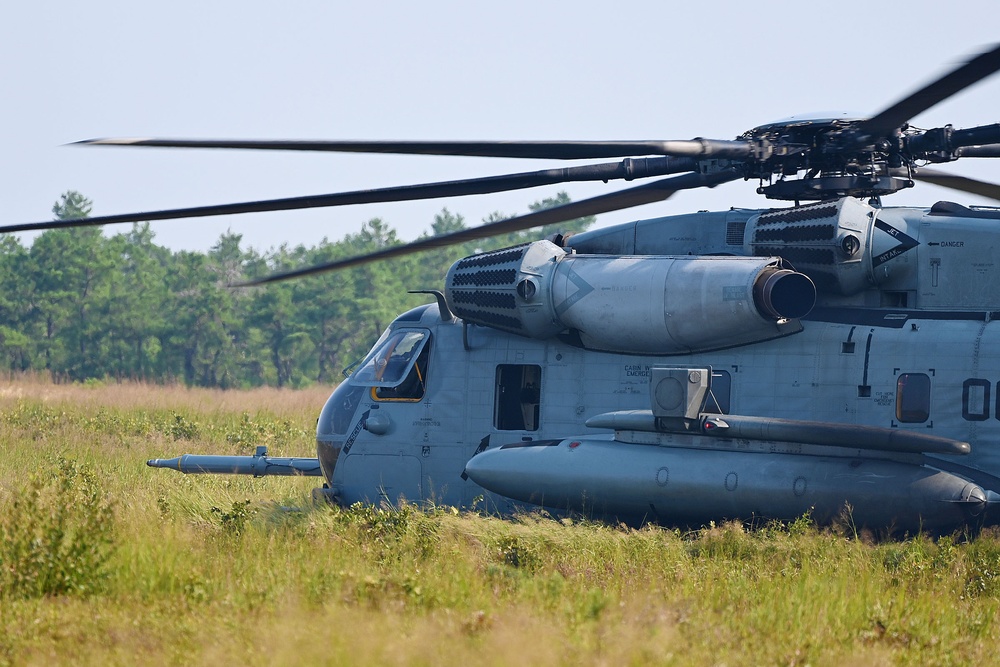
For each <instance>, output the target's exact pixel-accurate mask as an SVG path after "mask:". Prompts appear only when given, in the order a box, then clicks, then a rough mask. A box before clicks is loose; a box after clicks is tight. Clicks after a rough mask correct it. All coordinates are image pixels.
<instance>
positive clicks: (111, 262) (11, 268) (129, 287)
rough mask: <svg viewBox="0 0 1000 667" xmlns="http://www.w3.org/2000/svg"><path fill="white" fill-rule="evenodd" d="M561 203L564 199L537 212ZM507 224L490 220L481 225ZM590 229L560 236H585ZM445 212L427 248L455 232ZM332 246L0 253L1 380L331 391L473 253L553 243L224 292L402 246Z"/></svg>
mask: <svg viewBox="0 0 1000 667" xmlns="http://www.w3.org/2000/svg"><path fill="white" fill-rule="evenodd" d="M568 201H569V198H568V197H567V196H566V194H565V193H560V194H559V195H558V196H556V197H554V198H549V199H544V200H542V201H539V202H535V203H534V204H532V205H531V206H530V207H529V208H531V209H533V210H534V209H539V208H547V207H551V206H556V205H559V204H564V203H567V202H568ZM90 210H91V202H90V201H89V200H88V199H86V198H85V197H84V196H83V195H81V194H80V193H77V192H67V193H66V194H64V195H63V196H62V198H61V200H60V201H59V202H57V203H56V205H55V206H54V207H53V209H52V211H53V213H54V215H55V217H56V218H57V219H67V218H75V217H86V216H87V215H89V213H90ZM506 217H510V216H506V215H504V214H502V213H494V214H492V215H491V216H490V220H491V221H492V220H501V219H504V218H506ZM593 221H594V219H593V218H592V217H591V218H583V219H580V220H576V221H570V222H568V223H565V224H562V225H559V226H558V227H559V228H560V230H562V231H564V232H570V231H580V230H582V229H585V228H586V227H587V226H589V225H590V224H591V223H593ZM465 226H466V225H465V221H464V220H463V218H462V216H460V215H454V214H452V213H450V212H449V211H448V210H447V209H444V210H443V211H442V212H441V213H440V214H439V215H438V216H436V218H435V220H434V222H433V224H432V225H431V232H430V235H433V236H438V235H442V234H447V233H451V232H455V231H458V230H461V229H464V228H465ZM359 227H360V228H361V230H360V231H359V232H357V233H355V234H348V235H347V236H345V237H344V238H343V239H341V240H339V241H328V240H326V239H324V240H323V241H322V242H320V243H319V244H318V245H317V246H315V247H311V248H307V247H305V246H297V247H294V248H290V247H287V246H282V247H280V248H277V249H271V250H269V251H267V252H264V253H260V252H258V251H256V250H254V249H252V248H244V247H242V246H241V240H242V237H241V236H240V235H239V234H231V233H230V234H224V235H223V236H222V237H221V238H219V241H218V243H216V244H215V246H214V247H213V248H212V249H211V250H210V251H209V252H208V253H206V254H202V253H196V252H183V251H182V252H172V251H170V250H169V249H167V248H164V247H162V246H158V245H156V244H155V243H154V242H153V238H154V236H153V232H152V231H151V230H150V228H149V225H148V224H138V225H134V226H133V227H132V228H131V230H130V231H127V232H124V233H116V234H114V235H110V234H111V230H110V229H109V231H108V234H109V236H104V235H103V234H102V233H101V231H100V230H99V229H96V228H77V229H56V230H49V231H47V232H45V233H43V234H41V235H40V236H39V237H38V238H36V239H35V240H34V242H33V243H32V244H31V246H30V248H27V247H25V246H23V245H22V244H21V243H20V242H18V240H17V239H16V238H14V237H12V236H9V235H7V236H5V237H4V238H2V239H0V370H3V369H5V370H7V371H9V372H25V371H41V372H47V373H48V374H49V376H50V377H51V378H52V379H53V380H55V381H57V382H63V381H76V382H80V381H85V380H92V381H103V380H105V379H108V378H110V379H112V380H117V381H121V380H141V381H145V382H155V383H171V382H183V383H184V384H186V385H188V386H201V387H221V388H236V387H241V388H248V387H258V386H263V385H270V386H277V387H303V386H306V385H309V384H312V383H320V384H324V383H327V384H328V383H331V382H337V381H339V379H340V371H341V369H343V368H344V367H345V366H348V365H349V364H351V363H352V362H354V361H355V360H357V359H358V358H359V357H360V356H362V355H364V353H365V352H366V351H367V350H368V348H369V347H370V346H371V344H372V343H373V342H374V341H375V339H376V338H377V337H378V336H379V334H381V333H382V330H383V329H384V328H385V327H386V326H387V325H388V324H389V322H390V321H391V320H392V319H393V318H394V317H395V316H396V315H398V314H400V313H402V312H405V311H406V310H409V309H410V308H413V307H414V306H417V305H420V304H421V303H426V302H427V301H428V299H429V297H427V296H426V295H423V296H420V295H416V296H415V295H412V294H408V293H407V290H413V289H443V285H444V276H445V274H446V273H447V271H448V268H449V267H450V266H451V264H452V263H453V262H455V261H456V260H458V259H460V258H462V257H465V256H467V255H470V254H473V253H474V252H477V251H480V250H488V249H492V248H499V247H503V246H506V245H514V244H517V243H523V242H525V241H527V240H534V239H537V238H543V236H544V235H547V234H549V233H554V231H556V230H551V229H548V228H543V229H542V230H541V231H540V232H535V233H528V232H524V233H516V234H508V235H505V236H502V237H499V238H495V239H489V240H485V241H479V242H475V243H466V244H461V245H457V246H454V247H451V248H444V249H440V250H435V251H433V252H427V253H423V254H421V255H419V256H410V257H403V258H400V259H396V260H392V261H387V262H381V263H378V264H373V265H370V266H365V267H359V268H356V269H351V270H346V271H341V272H337V273H332V274H326V275H323V276H316V277H312V278H306V279H301V280H296V281H291V282H287V283H277V284H271V285H268V286H266V287H258V288H240V289H234V288H230V287H228V286H229V285H230V284H233V283H239V282H242V281H246V280H249V279H252V278H258V277H262V276H264V275H268V274H270V273H273V272H276V271H290V270H294V269H298V268H303V267H307V266H313V265H317V264H323V263H327V262H330V261H333V260H336V259H342V258H346V257H351V256H355V255H364V254H367V253H371V252H375V251H377V250H380V249H384V248H387V247H390V246H394V245H400V244H401V243H402V241H400V240H399V239H398V238H397V237H396V232H395V231H394V230H393V229H392V228H391V227H390V226H389V225H388V224H386V223H385V222H383V221H382V220H379V219H377V218H376V219H372V220H369V221H368V222H366V223H364V225H361V224H360V222H359Z"/></svg>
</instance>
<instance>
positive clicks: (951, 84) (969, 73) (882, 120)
mask: <svg viewBox="0 0 1000 667" xmlns="http://www.w3.org/2000/svg"><path fill="white" fill-rule="evenodd" d="M997 70H1000V44H998V45H996V46H994V47H993V49H992V50H990V51H987V52H986V53H983V54H980V55H978V56H976V57H975V58H973V59H972V60H970V61H969V62H967V63H965V64H964V65H962V66H961V67H959V68H958V69H955V70H953V71H951V72H949V73H948V74H945V75H944V76H942V77H941V78H940V79H937V80H936V81H933V82H931V83H929V84H927V85H926V86H924V87H923V88H921V89H920V90H918V91H916V92H914V93H911V94H910V95H909V96H908V97H905V98H903V99H901V100H900V101H898V102H896V103H895V104H893V105H892V106H891V107H889V108H887V109H885V110H884V111H882V112H880V113H878V114H875V115H874V116H872V117H871V118H869V119H868V120H866V121H864V122H862V123H861V125H860V128H861V131H862V132H863V133H864V134H868V135H871V136H874V137H881V136H886V135H889V134H891V133H892V132H894V131H895V130H896V129H897V128H899V127H901V126H902V125H903V123H905V122H906V121H908V120H910V119H911V118H913V117H914V116H916V115H917V114H919V113H920V112H922V111H926V110H927V109H930V108H931V107H932V106H934V105H935V104H937V103H938V102H941V101H942V100H945V99H947V98H949V97H951V96H952V95H954V94H955V93H957V92H959V91H960V90H963V89H965V88H968V87H969V86H971V85H972V84H974V83H976V82H977V81H980V80H982V79H985V78H986V77H988V76H989V75H991V74H993V73H994V72H996V71H997Z"/></svg>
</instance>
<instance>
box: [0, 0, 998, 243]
mask: <svg viewBox="0 0 1000 667" xmlns="http://www.w3.org/2000/svg"><path fill="white" fill-rule="evenodd" d="M368 4H370V5H372V6H368V7H364V6H362V3H353V2H352V3H346V2H344V3H338V2H307V1H296V0H289V1H287V2H283V3H280V6H279V3H276V2H261V1H259V0H241V1H238V2H237V1H230V0H223V1H214V2H206V1H205V0H201V1H199V2H191V1H187V0H177V1H174V2H171V3H158V4H153V3H139V2H134V1H128V2H126V1H112V0H92V1H90V2H86V3H79V2H68V1H63V2H49V3H43V2H38V3H23V2H22V3H16V4H14V3H8V4H7V6H5V7H4V9H3V10H2V11H0V91H3V95H2V105H0V118H2V121H3V122H2V123H0V135H2V140H3V143H2V148H0V197H2V208H0V210H2V211H3V213H2V216H3V218H2V219H3V221H4V222H26V221H36V220H44V219H48V218H50V217H51V214H50V209H51V206H52V203H53V202H54V201H55V200H56V199H57V197H58V195H59V194H60V193H61V192H63V191H65V190H68V189H76V190H79V191H81V192H83V193H84V194H85V195H87V196H88V197H90V198H91V199H93V200H94V202H95V208H94V214H112V213H124V212H129V211H141V210H152V209H158V208H171V207H180V206H195V205H202V204H215V203H226V202H231V201H241V200H250V199H260V198H271V197H285V196H297V195H306V194H316V193H325V192H335V191H341V190H352V189H358V188H371V187H381V186H387V185H402V184H408V183H416V182H426V181H435V180H443V179H450V178H468V177H473V176H480V175H489V174H497V173H504V172H509V171H527V170H531V169H541V168H544V167H546V166H554V163H552V162H545V161H526V160H523V161H511V160H488V159H482V158H466V159H459V158H445V157H437V158H435V157H413V156H411V157H403V156H400V157H397V156H358V155H333V154H307V153H263V154H255V153H248V152H219V151H179V150H170V149H134V150H129V149H116V148H84V147H62V146H61V144H64V143H67V142H71V141H76V140H80V139H87V138H93V137H103V136H168V137H192V138H200V137H216V138H328V139H515V140H516V139H587V140H596V139H688V138H691V137H694V136H708V137H714V138H733V137H735V136H736V135H737V134H739V133H741V132H743V131H744V130H747V129H749V128H751V127H753V126H755V125H759V124H762V123H765V122H769V121H772V120H775V119H777V118H782V117H786V116H789V115H793V114H799V113H804V112H810V111H816V110H835V109H838V110H849V111H858V112H861V113H874V112H876V111H878V110H880V109H881V108H883V107H885V106H887V105H888V104H889V103H891V102H893V101H895V100H896V99H897V98H899V97H901V96H902V95H905V94H906V93H908V92H910V91H911V90H913V89H914V88H916V87H917V86H919V85H921V84H923V83H925V82H926V81H927V80H928V79H929V78H931V77H934V76H937V75H939V74H941V73H942V72H943V71H945V70H946V69H948V68H950V67H951V66H953V65H954V64H955V63H956V62H959V61H963V60H965V59H967V57H969V56H970V55H972V54H974V53H975V52H978V51H979V50H981V49H982V47H983V46H984V45H987V44H990V43H993V42H996V41H998V40H1000V30H998V29H997V28H996V26H997V17H998V10H997V9H996V4H995V1H994V0H978V1H964V0H957V1H953V2H948V3H941V2H936V1H931V0H918V1H915V2H909V3H906V4H905V5H904V4H902V3H900V4H897V3H893V5H895V7H894V8H890V4H889V3H860V2H837V3H827V2H801V1H796V2H784V1H782V2H766V3H765V2H758V3H744V2H712V1H707V2H700V3H697V4H696V3H691V2H685V3H671V2H665V1H663V2H653V1H644V2H618V3H611V2H608V1H607V0H604V1H594V0H584V1H576V2H541V1H539V0H534V1H522V0H514V1H506V2H503V3H490V4H487V3H478V2H443V1H435V0H424V1H423V2H419V3H415V2H381V3H368ZM997 121H1000V76H995V77H993V78H992V79H989V80H987V81H985V82H982V83H980V84H979V85H977V86H975V87H973V88H970V89H969V90H967V91H965V92H963V93H962V94H960V95H959V96H957V97H955V98H953V99H951V100H948V101H946V102H945V103H943V104H941V105H939V106H938V107H935V108H934V109H932V110H930V111H928V112H926V113H924V114H922V115H921V116H919V117H918V118H916V119H914V124H915V125H918V126H920V127H931V126H935V125H941V124H945V123H953V124H954V125H956V126H957V127H968V126H974V125H980V124H985V123H991V122H997ZM945 168H947V169H949V170H951V171H954V172H955V173H961V174H965V175H969V176H973V177H977V178H981V179H985V180H992V181H996V182H1000V160H995V161H993V162H992V163H987V162H986V161H982V160H979V161H975V160H972V159H968V160H965V161H963V162H960V163H958V164H955V165H949V166H947V167H945ZM620 187H623V186H622V185H620V184H619V185H616V184H611V185H603V184H588V185H567V186H564V188H565V189H566V190H567V191H568V192H569V193H570V195H571V196H572V197H573V198H574V199H582V198H584V197H587V196H592V195H595V194H600V193H602V192H606V191H610V190H612V189H614V188H620ZM754 188H755V183H744V182H736V183H731V184H728V185H725V186H722V187H719V188H717V189H716V190H713V191H698V192H687V193H681V194H679V195H677V196H676V197H674V198H673V199H672V200H670V201H668V202H665V203H662V204H654V205H649V206H645V207H642V208H639V209H633V210H631V211H623V212H619V213H616V214H609V215H605V216H601V218H600V221H601V223H602V224H610V223H613V222H621V221H625V220H630V219H635V218H648V217H655V216H658V215H666V214H671V213H681V212H685V211H690V210H697V209H724V208H728V207H729V206H732V205H739V206H767V203H766V200H764V199H762V198H760V197H759V196H757V195H755V194H754ZM558 189H559V188H558V187H553V188H543V189H538V190H534V191H522V192H515V193H507V194H503V195H493V196H485V197H471V198H464V199H454V200H450V201H441V200H432V201H428V202H419V203H410V204H391V205H390V204H378V205H370V206H365V207H356V206H355V207H346V208H341V209H324V210H320V211H316V212H287V213H267V214H255V215H251V216H241V217H239V218H236V217H231V218H219V219H215V220H211V221H209V220H196V221H177V222H162V223H157V224H156V225H155V227H154V228H155V230H156V233H157V240H158V241H159V242H160V243H162V244H165V245H167V246H170V247H172V248H175V249H180V248H185V249H197V250H205V249H207V248H208V247H209V246H211V245H212V243H214V242H215V240H216V239H217V238H218V236H219V234H220V233H222V232H224V231H225V230H226V229H227V228H232V229H234V230H236V231H239V232H242V233H243V234H244V238H245V240H246V242H247V243H248V244H249V245H252V246H254V247H256V248H258V249H261V250H263V249H267V248H269V247H272V246H276V245H279V244H281V243H284V242H287V243H290V244H297V243H306V244H309V245H311V244H315V243H317V242H318V241H319V240H320V239H321V238H323V237H324V236H328V237H330V238H332V239H336V238H340V237H341V236H343V235H344V234H346V233H351V232H356V231H357V230H358V229H359V228H360V226H361V224H362V222H363V221H364V220H367V219H369V218H371V217H375V216H380V217H382V218H384V219H385V220H386V221H387V222H389V223H390V224H391V225H392V226H394V227H395V228H396V229H398V230H399V232H400V235H401V236H402V237H403V238H407V239H409V238H413V237H415V236H416V235H418V234H419V233H420V232H421V231H424V230H426V229H427V228H428V227H429V226H430V223H431V221H432V219H433V216H434V214H435V213H436V212H437V211H439V210H440V209H441V208H442V206H445V205H447V206H448V207H449V208H450V209H451V210H452V211H455V212H458V213H462V214H464V215H465V216H466V218H467V219H468V220H469V221H470V222H478V221H479V220H480V219H481V218H482V217H483V216H485V215H487V214H488V213H490V212H491V211H494V210H501V211H504V212H507V213H516V212H521V211H523V210H525V208H526V205H527V203H528V202H530V201H533V200H534V199H538V198H542V197H544V196H547V195H550V194H552V193H554V192H555V191H557V190H558ZM942 198H951V199H954V200H956V201H960V202H963V203H972V204H975V203H988V202H986V201H984V200H979V199H976V198H973V197H971V196H966V195H962V194H959V193H955V194H951V193H949V192H947V191H945V190H941V189H939V188H935V187H933V186H929V185H919V186H918V187H917V188H914V189H913V190H911V191H907V192H904V193H900V194H898V195H895V196H894V197H892V198H891V199H888V200H887V202H886V203H887V204H899V205H902V204H907V205H930V204H932V203H933V202H934V201H937V200H938V199H942Z"/></svg>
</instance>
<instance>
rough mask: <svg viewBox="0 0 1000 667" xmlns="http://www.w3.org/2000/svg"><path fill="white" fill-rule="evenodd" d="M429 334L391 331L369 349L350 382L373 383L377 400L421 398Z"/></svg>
mask: <svg viewBox="0 0 1000 667" xmlns="http://www.w3.org/2000/svg"><path fill="white" fill-rule="evenodd" d="M428 338H429V333H428V332H427V331H412V330H401V331H396V332H393V333H391V334H389V335H388V336H386V337H385V339H384V340H383V341H381V342H380V343H379V344H378V345H377V346H376V347H375V349H374V350H372V352H371V353H369V355H368V357H367V358H366V359H365V361H364V362H363V363H362V364H361V367H360V368H359V369H358V371H357V372H356V373H355V374H354V376H353V377H352V378H351V382H352V383H354V384H359V385H366V386H369V387H371V395H372V398H373V399H376V400H380V401H419V400H420V399H421V398H423V396H424V386H425V382H426V378H427V359H428V356H429V351H430V346H428V345H427V340H428Z"/></svg>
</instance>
